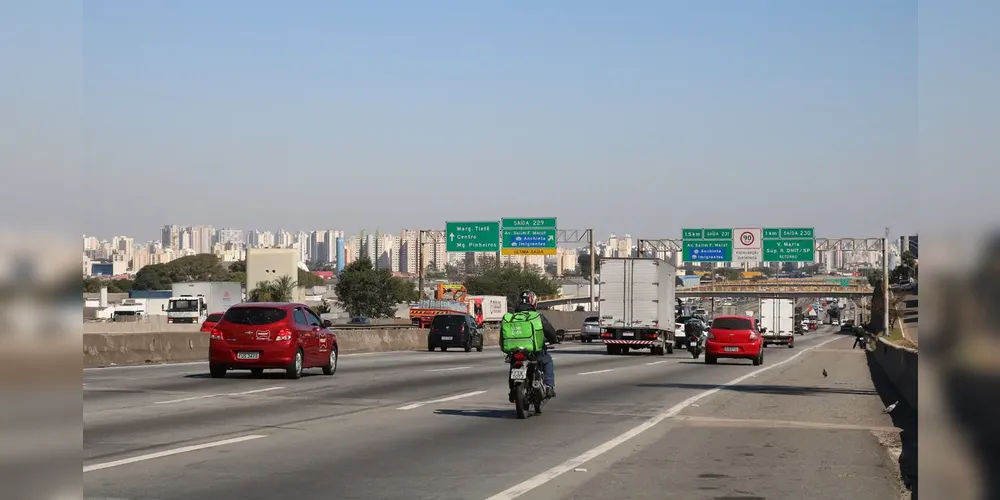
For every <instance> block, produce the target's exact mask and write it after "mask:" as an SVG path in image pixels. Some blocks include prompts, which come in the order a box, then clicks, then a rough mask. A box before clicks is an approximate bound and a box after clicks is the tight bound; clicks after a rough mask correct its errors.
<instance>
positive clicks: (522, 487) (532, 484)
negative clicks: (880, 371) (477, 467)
mask: <svg viewBox="0 0 1000 500" xmlns="http://www.w3.org/2000/svg"><path fill="white" fill-rule="evenodd" d="M842 339H843V337H838V338H832V339H829V340H826V341H823V342H821V343H819V344H817V345H815V346H812V347H808V348H806V349H803V350H801V351H799V352H798V353H796V354H795V355H794V356H792V357H790V358H788V359H786V360H783V361H779V362H777V363H775V364H773V365H770V366H765V367H764V368H760V369H757V370H754V371H752V372H750V373H748V374H746V375H743V376H742V377H739V378H735V379H733V380H730V381H729V382H725V383H723V384H719V385H717V386H716V387H715V388H714V389H709V390H707V391H704V392H701V393H699V394H696V395H694V396H691V397H690V398H687V399H685V400H684V401H681V402H680V403H677V404H676V405H674V406H672V407H670V408H668V409H667V410H665V411H663V412H661V413H659V414H657V415H656V416H654V417H652V418H650V419H649V420H647V421H645V422H643V423H641V424H639V425H638V426H636V427H633V428H631V429H629V430H628V431H626V432H625V433H624V434H622V435H620V436H618V437H616V438H613V439H612V440H610V441H607V442H605V443H603V444H600V445H598V446H597V447H596V448H593V449H591V450H588V451H586V452H584V453H583V454H581V455H579V456H576V457H574V458H571V459H569V460H567V461H565V462H563V463H561V464H559V465H557V466H555V467H553V468H551V469H549V470H547V471H545V472H542V473H541V474H539V475H537V476H535V477H533V478H531V479H528V480H527V481H524V482H523V483H521V484H517V485H514V486H511V487H510V488H508V489H506V490H504V491H501V492H500V493H497V494H496V495H493V496H491V497H489V498H488V499H486V500H512V499H514V498H517V497H519V496H521V495H523V494H525V493H527V492H529V491H531V490H533V489H535V488H537V487H539V486H542V485H544V484H545V483H548V482H549V481H552V480H553V479H555V478H557V477H559V476H561V475H563V474H565V473H566V472H569V471H571V470H573V469H576V468H577V467H580V466H581V465H583V464H585V463H587V462H589V461H590V460H593V459H595V458H597V457H599V456H601V455H603V454H605V453H607V452H609V451H611V450H612V449H613V448H614V447H616V446H618V445H620V444H622V443H624V442H626V441H628V440H629V439H632V438H634V437H636V436H638V435H639V434H642V433H643V432H645V431H647V430H649V429H650V428H652V427H654V426H655V425H656V424H659V423H660V422H662V421H664V420H666V419H668V418H673V417H675V416H676V415H677V414H678V413H680V412H681V411H682V410H684V409H685V408H687V407H688V406H691V405H692V404H694V403H695V402H697V401H699V400H701V399H704V398H707V397H708V396H711V395H712V394H715V393H716V392H719V391H720V390H722V389H724V388H726V387H730V386H733V385H736V384H739V383H740V382H743V381H744V380H747V379H750V378H753V377H756V376H757V375H760V374H761V373H764V372H766V371H768V370H772V369H774V368H777V367H779V366H781V365H784V364H785V363H789V362H791V361H793V360H794V359H795V358H798V357H799V356H801V355H803V354H805V353H807V352H809V351H811V350H813V349H816V348H818V347H821V346H824V345H826V344H829V343H830V342H833V341H836V340H842Z"/></svg>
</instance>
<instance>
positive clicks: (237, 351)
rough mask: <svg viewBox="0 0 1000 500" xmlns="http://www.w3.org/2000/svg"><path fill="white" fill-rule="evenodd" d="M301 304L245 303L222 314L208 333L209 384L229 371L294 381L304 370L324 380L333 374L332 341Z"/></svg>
mask: <svg viewBox="0 0 1000 500" xmlns="http://www.w3.org/2000/svg"><path fill="white" fill-rule="evenodd" d="M329 326H331V325H330V322H329V321H323V320H321V319H320V317H319V316H318V315H317V314H316V313H315V312H313V311H312V309H310V308H309V307H308V306H306V305H305V304H292V303H288V302H245V303H242V304H236V305H234V306H232V307H230V308H229V309H227V310H226V313H225V314H224V315H223V316H222V319H221V320H219V323H218V324H216V325H215V327H214V328H212V332H211V333H212V337H211V340H210V341H209V347H208V366H209V371H210V372H211V374H212V377H213V378H221V377H224V376H226V372H227V371H229V370H250V372H251V373H253V374H254V375H260V374H261V373H263V372H264V370H266V369H271V368H277V369H282V370H285V375H286V377H287V378H292V379H297V378H299V377H301V376H302V370H303V369H305V368H314V367H321V368H323V373H324V374H325V375H333V374H334V372H336V371H337V356H338V354H337V336H336V335H334V334H333V332H331V331H330V330H329V329H328V327H329Z"/></svg>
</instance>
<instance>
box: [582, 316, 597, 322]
mask: <svg viewBox="0 0 1000 500" xmlns="http://www.w3.org/2000/svg"><path fill="white" fill-rule="evenodd" d="M583 322H584V323H600V322H601V320H600V318H598V317H597V316H590V317H589V318H587V319H585V320H583Z"/></svg>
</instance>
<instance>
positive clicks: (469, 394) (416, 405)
mask: <svg viewBox="0 0 1000 500" xmlns="http://www.w3.org/2000/svg"><path fill="white" fill-rule="evenodd" d="M484 392H486V391H472V392H466V393H464V394H456V395H454V396H448V397H446V398H441V399H433V400H431V401H421V402H419V403H410V404H408V405H406V406H400V407H399V408H396V409H397V410H412V409H414V408H420V407H421V406H424V405H430V404H434V403H444V402H445V401H454V400H456V399H462V398H471V397H472V396H478V395H480V394H482V393H484Z"/></svg>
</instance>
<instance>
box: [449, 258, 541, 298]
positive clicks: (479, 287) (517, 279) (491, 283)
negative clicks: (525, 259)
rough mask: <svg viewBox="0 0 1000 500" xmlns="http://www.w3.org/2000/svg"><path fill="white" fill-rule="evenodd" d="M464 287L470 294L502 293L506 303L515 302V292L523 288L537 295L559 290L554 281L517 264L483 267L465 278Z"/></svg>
mask: <svg viewBox="0 0 1000 500" xmlns="http://www.w3.org/2000/svg"><path fill="white" fill-rule="evenodd" d="M465 288H466V290H468V292H469V294H470V295H503V296H504V297H507V302H508V304H514V303H516V302H517V294H518V293H520V292H521V291H523V290H531V291H533V292H535V294H536V295H538V296H539V297H544V296H547V295H555V294H556V293H558V292H559V286H558V285H556V283H555V282H554V281H552V280H551V279H549V278H546V277H545V276H542V275H541V274H539V273H538V272H536V271H535V270H534V269H531V268H529V269H525V268H523V267H522V266H520V265H519V264H504V265H502V266H501V267H499V268H497V267H492V268H487V269H484V270H483V271H482V273H481V274H479V275H477V276H471V277H469V278H467V279H466V280H465Z"/></svg>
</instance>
